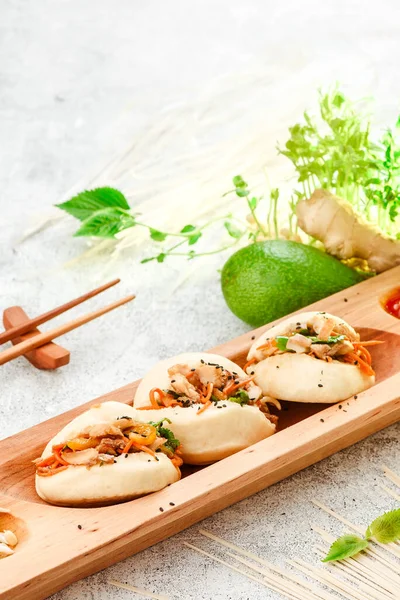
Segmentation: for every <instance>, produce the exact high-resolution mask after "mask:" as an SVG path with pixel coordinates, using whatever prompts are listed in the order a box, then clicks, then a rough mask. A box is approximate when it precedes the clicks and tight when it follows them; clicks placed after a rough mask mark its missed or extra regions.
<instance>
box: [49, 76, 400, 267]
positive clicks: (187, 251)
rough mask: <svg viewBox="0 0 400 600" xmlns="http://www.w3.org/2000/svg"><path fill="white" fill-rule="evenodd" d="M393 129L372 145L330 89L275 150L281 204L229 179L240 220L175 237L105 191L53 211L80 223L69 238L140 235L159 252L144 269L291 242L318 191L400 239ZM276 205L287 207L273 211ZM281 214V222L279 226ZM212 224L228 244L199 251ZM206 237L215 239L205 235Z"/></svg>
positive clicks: (360, 117)
mask: <svg viewBox="0 0 400 600" xmlns="http://www.w3.org/2000/svg"><path fill="white" fill-rule="evenodd" d="M399 128H400V119H398V121H397V123H396V124H395V127H394V128H393V130H391V129H387V130H386V131H385V133H384V134H383V136H382V137H381V138H380V139H373V138H372V135H371V123H370V119H369V118H368V116H366V114H364V112H363V110H360V107H359V105H358V104H357V103H353V102H351V101H350V100H348V99H347V98H346V97H345V96H344V94H343V93H342V92H341V91H340V90H339V89H338V88H337V87H335V88H333V89H331V90H329V91H328V92H326V93H323V92H320V94H319V111H318V114H317V116H311V114H310V113H308V112H305V113H304V115H303V120H302V121H300V122H298V123H296V124H295V125H293V126H292V127H290V128H289V139H287V141H286V142H285V143H283V144H282V145H279V147H278V151H279V153H280V154H282V155H284V156H286V158H287V159H288V160H290V162H291V163H292V165H293V168H294V171H295V174H296V176H297V183H296V184H295V186H294V188H293V190H292V191H291V193H290V194H289V196H287V195H286V194H285V197H286V198H287V199H286V200H284V199H282V196H283V195H282V194H280V191H279V189H278V188H271V189H268V191H267V192H266V193H265V194H264V195H260V196H255V195H254V194H253V193H252V191H251V187H250V186H249V184H248V183H247V181H245V180H244V179H243V177H242V176H241V175H236V176H235V177H233V180H232V181H233V187H232V188H231V189H230V190H229V191H228V192H227V193H226V194H224V195H228V194H232V195H234V196H235V197H236V199H237V200H240V201H241V202H242V205H243V204H244V205H245V206H246V208H247V210H248V215H247V219H243V218H242V217H240V218H239V216H238V215H237V214H232V213H231V214H227V215H217V216H216V217H214V218H212V219H210V220H208V221H206V222H205V223H201V224H200V223H199V224H196V223H189V224H187V225H185V226H184V227H182V228H181V230H180V231H160V230H159V229H156V228H154V227H153V226H152V225H151V224H149V223H145V222H143V221H141V220H140V218H139V217H140V215H139V214H137V213H134V212H133V211H132V209H131V207H130V205H129V202H128V200H127V198H126V197H125V196H124V194H123V193H122V192H120V191H119V190H116V189H113V188H110V187H103V188H96V189H93V190H85V191H83V192H81V193H80V194H77V195H76V196H74V197H73V198H71V199H70V200H68V201H66V202H63V203H61V204H58V205H57V206H58V208H60V209H62V210H64V211H66V212H68V213H69V214H70V215H72V216H73V217H75V218H77V219H79V220H80V221H81V226H80V228H79V229H78V231H77V232H76V234H75V235H76V236H92V237H98V238H115V237H116V236H117V235H118V234H120V233H121V232H122V231H124V230H127V229H134V228H137V227H142V228H143V227H144V228H146V229H147V230H148V233H149V237H150V239H151V240H153V241H154V242H155V243H156V244H164V245H163V247H162V250H161V251H160V252H157V253H156V254H154V256H149V257H148V258H145V259H143V260H142V262H143V263H147V262H149V261H156V262H159V263H162V262H164V261H165V260H166V259H167V258H168V257H171V256H180V257H186V258H187V259H193V258H197V257H200V256H206V255H211V254H216V253H218V252H221V251H224V250H228V249H231V248H233V247H234V246H236V245H237V244H238V243H239V242H240V241H245V240H246V241H247V242H248V243H252V242H256V241H261V240H266V239H273V238H282V237H284V238H285V239H295V240H298V224H297V217H296V206H297V203H298V202H299V200H303V199H305V198H308V197H310V195H311V194H312V192H313V191H314V190H316V189H318V188H323V189H327V190H330V191H331V192H333V193H334V194H336V195H337V196H339V197H341V198H344V199H345V200H347V201H348V202H350V203H351V204H352V205H353V207H354V208H355V209H356V211H358V213H360V214H361V215H362V216H363V217H364V218H365V219H366V220H367V221H370V222H371V223H373V224H375V225H378V226H379V228H380V229H381V230H382V231H383V233H385V234H387V235H389V236H390V237H393V238H397V239H400V233H399V222H400V143H399V141H398V139H397V130H398V129H399ZM217 201H218V199H216V202H217ZM282 202H285V203H286V206H285V205H283V206H279V207H278V203H280V204H281V203H282ZM261 215H262V216H261ZM281 215H285V216H284V218H283V219H282V216H281ZM286 215H288V217H287V216H286ZM217 224H220V225H221V227H222V226H223V227H224V229H225V232H226V233H227V235H228V237H229V238H230V241H229V243H228V242H227V243H222V244H221V246H219V247H216V248H212V249H210V250H208V249H207V248H206V249H205V251H202V250H199V251H198V250H197V246H196V244H198V242H199V240H204V237H205V236H204V234H205V232H206V230H207V229H208V230H210V228H211V227H213V226H214V225H217ZM132 235H134V233H132ZM210 236H212V237H213V238H215V236H214V235H213V234H212V233H210ZM321 239H322V240H323V238H321ZM308 243H310V244H315V243H316V240H315V239H314V238H308ZM195 248H196V249H195ZM353 258H357V257H353Z"/></svg>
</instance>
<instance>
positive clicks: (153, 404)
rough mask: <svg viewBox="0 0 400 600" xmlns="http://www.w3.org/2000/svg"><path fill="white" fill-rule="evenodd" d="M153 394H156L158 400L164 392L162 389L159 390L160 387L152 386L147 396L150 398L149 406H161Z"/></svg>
mask: <svg viewBox="0 0 400 600" xmlns="http://www.w3.org/2000/svg"><path fill="white" fill-rule="evenodd" d="M155 394H158V395H159V397H160V400H162V399H163V398H164V396H165V394H164V392H163V391H162V390H160V388H153V389H152V390H150V393H149V398H150V402H151V406H152V408H156V409H158V408H161V406H160V405H159V404H158V402H157V400H156V397H155Z"/></svg>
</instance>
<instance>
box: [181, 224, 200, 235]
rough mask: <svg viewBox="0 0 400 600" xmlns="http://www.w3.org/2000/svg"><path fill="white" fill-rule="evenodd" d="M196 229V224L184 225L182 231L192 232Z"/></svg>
mask: <svg viewBox="0 0 400 600" xmlns="http://www.w3.org/2000/svg"><path fill="white" fill-rule="evenodd" d="M195 229H196V227H195V226H194V225H185V227H183V228H182V229H181V231H180V233H190V232H191V231H194V230H195Z"/></svg>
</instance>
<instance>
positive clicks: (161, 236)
mask: <svg viewBox="0 0 400 600" xmlns="http://www.w3.org/2000/svg"><path fill="white" fill-rule="evenodd" d="M149 231H150V237H151V239H152V240H154V241H155V242H163V241H164V240H165V239H166V238H167V235H168V234H167V233H163V232H162V231H158V230H157V229H153V228H152V227H150V230H149Z"/></svg>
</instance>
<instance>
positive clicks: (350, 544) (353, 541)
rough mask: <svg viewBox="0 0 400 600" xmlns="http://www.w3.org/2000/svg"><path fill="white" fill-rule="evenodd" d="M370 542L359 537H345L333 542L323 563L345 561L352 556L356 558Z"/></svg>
mask: <svg viewBox="0 0 400 600" xmlns="http://www.w3.org/2000/svg"><path fill="white" fill-rule="evenodd" d="M367 546H368V542H367V540H364V539H363V538H360V537H358V536H357V535H343V536H342V537H340V538H338V539H337V540H336V541H335V542H333V544H332V546H331V547H330V548H329V552H328V554H327V555H326V556H325V558H323V559H322V562H330V561H332V560H343V559H344V558H349V557H350V556H355V555H356V554H358V553H359V552H361V550H365V548H367Z"/></svg>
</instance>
